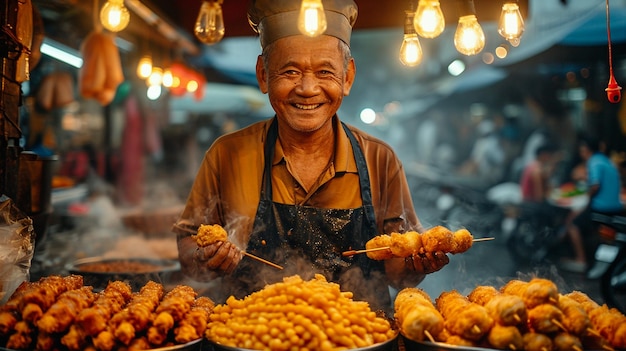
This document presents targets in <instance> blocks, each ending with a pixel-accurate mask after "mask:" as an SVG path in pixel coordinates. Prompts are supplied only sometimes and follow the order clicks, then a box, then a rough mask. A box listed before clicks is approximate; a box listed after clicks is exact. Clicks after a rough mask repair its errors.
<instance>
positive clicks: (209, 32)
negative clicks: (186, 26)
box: [194, 0, 224, 45]
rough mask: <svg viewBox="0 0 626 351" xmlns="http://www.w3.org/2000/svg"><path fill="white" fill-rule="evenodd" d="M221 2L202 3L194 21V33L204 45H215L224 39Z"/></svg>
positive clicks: (217, 0) (216, 0)
mask: <svg viewBox="0 0 626 351" xmlns="http://www.w3.org/2000/svg"><path fill="white" fill-rule="evenodd" d="M221 4H222V0H208V1H203V2H202V6H201V7H200V12H199V13H198V18H197V19H196V25H195V27H194V33H195V35H196V38H198V40H200V41H201V42H203V43H205V44H209V45H211V44H215V43H217V42H219V41H220V40H222V38H223V37H224V16H223V14H222V6H221Z"/></svg>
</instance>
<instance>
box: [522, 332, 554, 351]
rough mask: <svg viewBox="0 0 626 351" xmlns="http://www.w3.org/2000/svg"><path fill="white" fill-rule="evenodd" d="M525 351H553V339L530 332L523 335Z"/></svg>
mask: <svg viewBox="0 0 626 351" xmlns="http://www.w3.org/2000/svg"><path fill="white" fill-rule="evenodd" d="M522 342H523V344H524V346H523V349H524V350H525V351H551V350H552V339H551V338H550V337H549V336H547V335H545V334H541V333H536V332H532V331H531V332H528V333H525V334H524V335H522Z"/></svg>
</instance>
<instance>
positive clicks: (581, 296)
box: [565, 291, 626, 349]
mask: <svg viewBox="0 0 626 351" xmlns="http://www.w3.org/2000/svg"><path fill="white" fill-rule="evenodd" d="M565 296H567V297H570V298H572V299H574V300H575V301H577V302H578V303H580V304H581V307H582V308H583V309H584V310H585V311H586V312H587V315H588V316H589V319H590V320H591V324H592V325H593V329H594V330H595V331H597V332H598V333H599V334H600V335H601V336H602V337H603V338H604V339H606V340H607V341H608V343H609V344H610V345H611V346H612V347H615V348H618V349H626V316H624V315H623V314H622V313H621V312H620V311H619V310H617V309H615V308H609V307H608V306H607V305H606V304H604V305H602V306H600V305H599V304H598V303H597V302H595V301H593V299H591V298H590V297H589V296H588V295H587V294H585V293H583V292H580V291H572V292H570V293H569V294H565ZM600 342H602V341H600Z"/></svg>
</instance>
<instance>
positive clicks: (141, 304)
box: [93, 281, 163, 351]
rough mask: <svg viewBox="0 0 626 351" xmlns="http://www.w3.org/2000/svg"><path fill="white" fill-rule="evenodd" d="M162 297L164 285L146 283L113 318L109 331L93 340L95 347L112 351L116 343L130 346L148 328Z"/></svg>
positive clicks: (108, 326) (151, 282)
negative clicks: (137, 335) (138, 334)
mask: <svg viewBox="0 0 626 351" xmlns="http://www.w3.org/2000/svg"><path fill="white" fill-rule="evenodd" d="M162 297H163V285H161V284H159V283H156V282H154V281H149V282H148V283H146V284H145V285H144V286H143V287H142V288H141V289H140V291H139V292H138V293H136V294H135V295H134V296H133V297H132V298H131V300H130V302H129V303H128V305H127V306H126V307H125V308H124V309H122V310H121V311H119V312H117V313H116V314H115V315H113V316H112V317H111V319H110V321H109V323H108V325H107V329H105V330H103V331H101V332H100V333H98V335H97V336H96V337H95V338H93V343H94V345H95V346H96V347H97V348H98V349H99V350H104V351H109V350H111V349H112V348H113V347H114V346H115V344H116V341H119V342H120V343H122V344H123V345H129V344H130V342H131V341H132V340H133V339H134V338H135V335H136V334H137V333H139V332H142V331H144V330H146V329H147V328H148V324H149V323H150V321H151V318H152V313H153V312H154V310H155V309H156V307H157V306H158V304H159V301H160V300H161V298H162Z"/></svg>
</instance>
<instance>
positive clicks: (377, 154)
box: [178, 116, 422, 249]
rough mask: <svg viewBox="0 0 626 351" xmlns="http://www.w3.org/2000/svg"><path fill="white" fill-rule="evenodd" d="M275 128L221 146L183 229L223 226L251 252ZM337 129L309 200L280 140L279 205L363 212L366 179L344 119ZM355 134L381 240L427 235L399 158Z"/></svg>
mask: <svg viewBox="0 0 626 351" xmlns="http://www.w3.org/2000/svg"><path fill="white" fill-rule="evenodd" d="M272 120H273V119H268V120H266V121H262V122H257V123H255V124H252V125H250V126H248V127H246V128H244V129H241V130H238V131H236V132H233V133H230V134H226V135H223V136H221V137H220V138H218V139H217V140H216V141H215V143H214V144H213V145H212V146H211V147H210V148H209V150H207V152H206V154H205V156H204V159H203V162H202V164H201V166H200V169H199V171H198V174H197V176H196V179H195V181H194V184H193V186H192V189H191V192H190V194H189V197H188V199H187V204H186V207H185V210H184V211H183V213H182V215H181V218H180V220H179V222H178V223H179V224H181V225H184V226H190V227H197V226H199V225H200V224H220V225H222V226H223V227H224V228H225V229H226V230H227V232H228V233H229V240H230V241H231V242H233V243H235V244H236V245H237V246H239V247H240V248H242V249H245V248H246V246H247V243H248V238H249V235H250V233H251V232H252V226H253V223H254V217H255V215H256V211H257V206H258V204H259V200H260V193H261V184H262V179H263V168H264V142H265V140H266V135H267V131H268V128H269V126H270V124H271V122H272ZM333 124H334V130H335V138H336V140H335V152H334V156H333V158H332V160H331V162H330V164H329V166H328V168H327V169H326V170H325V171H324V174H322V175H321V176H320V178H319V181H318V183H317V184H316V185H315V186H313V187H312V188H311V189H310V191H309V192H307V191H305V189H304V188H303V187H302V186H300V185H299V184H298V182H297V181H296V179H295V178H294V176H293V175H292V174H291V173H290V172H289V170H288V168H287V165H286V162H285V157H284V153H283V148H282V146H281V144H280V139H279V140H278V141H277V142H276V148H275V153H274V159H273V161H272V186H273V188H272V192H273V201H274V202H278V203H283V204H297V205H301V206H312V207H318V208H337V209H350V208H357V207H360V206H361V189H360V186H359V175H358V172H357V167H356V161H355V159H354V155H353V152H352V148H351V145H350V140H349V139H348V136H347V135H346V133H345V131H344V130H343V128H342V127H341V124H340V121H339V118H338V117H337V116H335V117H334V119H333ZM349 128H350V130H351V131H352V132H353V133H354V135H355V137H356V139H357V140H358V142H359V144H360V146H361V149H362V150H363V154H364V156H365V159H366V162H367V166H368V167H367V168H368V172H369V175H370V182H371V188H372V203H373V206H374V209H375V214H376V226H377V228H378V230H379V232H380V233H381V234H382V233H391V232H404V231H406V230H417V231H419V232H421V231H422V227H421V224H420V222H419V220H418V218H417V216H416V214H415V211H414V208H413V202H412V199H411V194H410V191H409V187H408V184H407V180H406V176H405V173H404V169H403V167H402V164H401V163H400V161H399V159H398V158H397V156H396V155H395V153H394V151H393V150H392V149H391V147H390V146H389V145H387V144H386V143H385V142H383V141H381V140H379V139H377V138H374V137H372V136H370V135H368V134H366V133H364V132H362V131H360V130H358V129H356V128H354V127H352V126H349ZM180 234H183V233H180Z"/></svg>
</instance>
